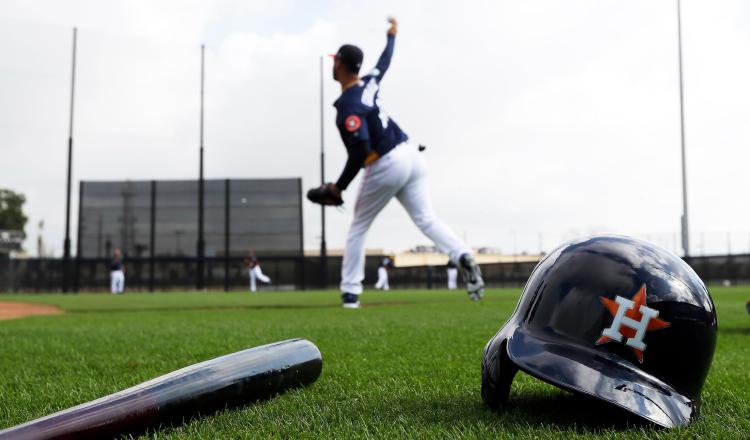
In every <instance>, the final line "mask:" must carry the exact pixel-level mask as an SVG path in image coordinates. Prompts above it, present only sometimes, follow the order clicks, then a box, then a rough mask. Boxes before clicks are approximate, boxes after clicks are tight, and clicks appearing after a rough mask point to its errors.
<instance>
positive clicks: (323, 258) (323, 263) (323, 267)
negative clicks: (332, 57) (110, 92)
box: [320, 56, 328, 289]
mask: <svg viewBox="0 0 750 440" xmlns="http://www.w3.org/2000/svg"><path fill="white" fill-rule="evenodd" d="M324 122H325V121H324V111H323V57H322V56H321V57H320V184H321V185H322V184H324V183H325V182H326V165H325V164H326V160H325V159H326V154H325V126H324ZM327 278H328V249H327V247H326V208H325V206H322V205H321V207H320V281H321V284H322V287H323V288H324V289H325V288H326V287H327V286H328V279H327Z"/></svg>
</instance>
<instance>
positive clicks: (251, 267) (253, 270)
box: [248, 256, 271, 292]
mask: <svg viewBox="0 0 750 440" xmlns="http://www.w3.org/2000/svg"><path fill="white" fill-rule="evenodd" d="M248 274H249V275H250V291H251V292H255V291H257V290H258V285H257V281H260V282H263V283H266V284H271V278H269V277H268V276H267V275H265V274H264V273H263V271H262V270H260V263H258V259H257V258H256V257H255V256H252V257H250V261H249V262H248Z"/></svg>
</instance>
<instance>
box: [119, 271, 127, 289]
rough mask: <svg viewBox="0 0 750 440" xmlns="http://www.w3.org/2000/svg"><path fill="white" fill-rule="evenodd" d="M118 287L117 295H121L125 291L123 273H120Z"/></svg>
mask: <svg viewBox="0 0 750 440" xmlns="http://www.w3.org/2000/svg"><path fill="white" fill-rule="evenodd" d="M119 278H120V285H119V290H118V292H117V293H123V292H124V291H125V272H123V271H120V275H119Z"/></svg>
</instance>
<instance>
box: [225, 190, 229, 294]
mask: <svg viewBox="0 0 750 440" xmlns="http://www.w3.org/2000/svg"><path fill="white" fill-rule="evenodd" d="M229 182H230V181H229V179H226V180H225V181H224V291H225V292H229V234H230V230H229V228H230V217H229V216H230V211H229V209H230V204H229V202H230V200H231V198H230V197H229V191H230V186H229Z"/></svg>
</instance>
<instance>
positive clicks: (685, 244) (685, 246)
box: [677, 0, 690, 257]
mask: <svg viewBox="0 0 750 440" xmlns="http://www.w3.org/2000/svg"><path fill="white" fill-rule="evenodd" d="M680 15H681V14H680V0H677V54H678V68H679V73H680V145H681V150H682V221H681V226H682V251H683V252H684V255H685V256H686V257H689V256H690V229H689V227H688V202H687V167H686V164H685V104H684V101H685V98H684V91H683V84H682V19H681V17H680Z"/></svg>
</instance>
